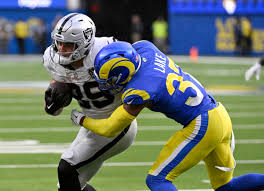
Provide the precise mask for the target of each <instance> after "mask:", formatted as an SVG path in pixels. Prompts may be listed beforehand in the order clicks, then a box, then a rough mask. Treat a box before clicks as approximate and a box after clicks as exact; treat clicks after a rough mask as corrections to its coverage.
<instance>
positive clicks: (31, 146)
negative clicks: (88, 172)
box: [0, 139, 264, 154]
mask: <svg viewBox="0 0 264 191" xmlns="http://www.w3.org/2000/svg"><path fill="white" fill-rule="evenodd" d="M166 142H167V141H135V142H134V143H133V144H132V146H137V147H138V146H163V145H164V144H165V143H166ZM70 144H71V143H39V141H38V140H24V141H23V140H18V141H0V154H11V153H13V154H17V153H24V154H25V153H29V154H38V153H63V152H64V151H65V150H66V149H67V148H68V147H69V146H70ZM236 144H264V139H238V140H236Z"/></svg>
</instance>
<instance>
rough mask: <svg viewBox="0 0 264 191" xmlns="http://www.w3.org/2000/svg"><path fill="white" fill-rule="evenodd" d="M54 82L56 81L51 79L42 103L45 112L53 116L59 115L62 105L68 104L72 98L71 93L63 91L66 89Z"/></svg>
mask: <svg viewBox="0 0 264 191" xmlns="http://www.w3.org/2000/svg"><path fill="white" fill-rule="evenodd" d="M55 84H57V83H56V81H55V80H54V79H51V81H50V85H49V87H48V88H47V90H46V91H45V103H44V109H45V111H46V113H48V114H50V115H53V116H56V115H59V114H60V113H61V112H62V110H63V107H66V106H68V105H69V104H70V103H71V100H72V96H71V94H69V93H68V92H66V91H64V90H65V89H66V88H65V87H63V86H62V87H58V85H55ZM61 84H63V83H61ZM65 86H66V85H65Z"/></svg>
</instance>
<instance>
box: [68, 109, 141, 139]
mask: <svg viewBox="0 0 264 191" xmlns="http://www.w3.org/2000/svg"><path fill="white" fill-rule="evenodd" d="M145 106H146V104H138V105H135V104H130V105H128V104H123V105H121V106H119V107H118V108H117V109H116V110H115V111H114V112H113V113H112V115H111V116H110V117H109V118H107V119H92V118H89V117H86V116H84V115H83V114H82V113H81V112H78V111H76V110H73V111H72V115H71V118H72V121H73V123H74V124H77V125H82V126H83V127H85V128H86V129H89V130H91V131H93V132H94V133H96V134H98V135H101V136H105V137H113V136H116V135H117V134H119V133H120V132H121V131H122V130H124V129H125V128H126V127H127V126H129V125H130V124H131V122H132V121H133V120H134V119H135V118H136V117H137V115H138V114H139V113H140V112H141V110H142V109H143V108H144V107H145Z"/></svg>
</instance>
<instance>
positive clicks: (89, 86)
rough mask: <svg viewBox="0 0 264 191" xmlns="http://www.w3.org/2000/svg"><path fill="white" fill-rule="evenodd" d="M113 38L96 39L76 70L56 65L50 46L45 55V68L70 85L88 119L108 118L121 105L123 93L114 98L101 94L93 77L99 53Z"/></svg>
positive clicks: (53, 76)
mask: <svg viewBox="0 0 264 191" xmlns="http://www.w3.org/2000/svg"><path fill="white" fill-rule="evenodd" d="M114 41H115V40H114V38H113V37H100V38H98V37H96V38H95V42H94V45H93V46H92V48H91V50H90V52H89V54H88V55H87V56H86V57H85V58H84V61H83V64H84V66H83V67H81V68H78V69H76V70H73V69H69V68H67V67H65V66H63V65H60V64H58V63H55V60H56V59H55V58H54V55H55V54H54V53H55V50H54V49H53V47H52V46H49V47H48V48H47V49H46V51H45V53H44V55H43V62H44V67H45V68H46V69H47V71H48V72H49V74H50V75H51V77H52V78H53V79H54V80H56V81H59V82H64V83H69V85H70V87H71V88H72V94H73V97H74V98H75V99H76V100H77V101H78V103H79V105H80V106H81V107H82V109H83V112H84V113H85V115H87V116H88V117H92V118H97V119H98V118H106V117H109V116H110V114H111V113H112V112H113V111H114V110H115V109H116V108H117V107H118V106H120V105H121V103H122V102H121V93H119V94H117V95H115V96H113V95H108V94H105V93H103V92H101V91H100V90H99V88H98V83H97V82H96V81H95V79H94V77H93V70H94V60H95V57H96V55H97V53H98V52H99V51H100V50H101V49H102V48H103V47H104V46H106V45H107V44H110V43H112V42H114Z"/></svg>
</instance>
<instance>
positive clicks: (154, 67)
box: [122, 41, 216, 125]
mask: <svg viewBox="0 0 264 191" xmlns="http://www.w3.org/2000/svg"><path fill="white" fill-rule="evenodd" d="M133 48H134V49H135V50H136V51H137V52H138V53H139V55H140V56H141V66H140V68H139V70H138V71H137V73H136V74H135V75H134V76H133V78H132V79H131V80H130V81H129V82H128V84H127V85H126V87H125V89H124V91H123V94H122V100H123V103H125V104H143V103H145V102H147V101H151V102H152V104H151V106H150V107H149V109H150V110H152V111H156V112H161V113H164V114H165V115H166V116H167V117H169V118H171V119H174V120H175V121H177V122H178V123H180V124H182V125H187V124H188V123H189V122H190V121H192V120H193V119H194V118H196V117H197V116H198V115H200V114H202V113H203V112H206V111H208V110H211V109H213V108H215V107H216V102H215V100H214V99H213V97H212V96H210V95H208V94H207V93H206V91H205V89H204V88H203V86H202V85H201V84H200V83H199V82H198V81H197V80H196V79H195V78H194V77H192V76H191V75H190V74H188V73H185V72H183V71H182V69H181V68H180V67H179V66H178V65H176V64H175V63H174V62H173V61H172V60H171V59H170V58H168V57H167V56H165V55H164V54H163V53H162V52H160V51H159V50H158V49H157V48H156V47H155V46H154V45H153V44H152V43H151V42H148V41H140V42H137V43H135V44H133Z"/></svg>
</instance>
